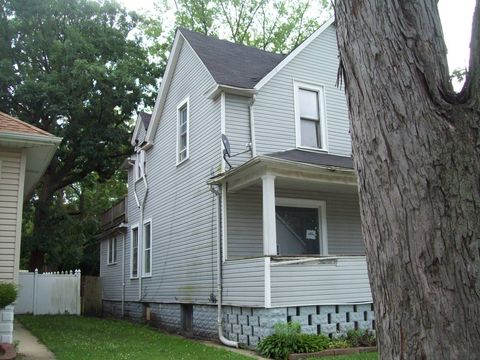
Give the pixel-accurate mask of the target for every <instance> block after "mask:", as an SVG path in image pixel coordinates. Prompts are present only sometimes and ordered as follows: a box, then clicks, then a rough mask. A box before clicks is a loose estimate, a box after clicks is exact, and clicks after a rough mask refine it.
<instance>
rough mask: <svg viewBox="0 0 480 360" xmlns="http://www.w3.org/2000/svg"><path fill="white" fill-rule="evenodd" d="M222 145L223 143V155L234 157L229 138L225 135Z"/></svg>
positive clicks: (223, 135)
mask: <svg viewBox="0 0 480 360" xmlns="http://www.w3.org/2000/svg"><path fill="white" fill-rule="evenodd" d="M222 143H223V148H224V149H223V155H224V156H225V155H227V156H228V157H231V156H232V152H231V148H230V141H228V137H227V135H225V134H222Z"/></svg>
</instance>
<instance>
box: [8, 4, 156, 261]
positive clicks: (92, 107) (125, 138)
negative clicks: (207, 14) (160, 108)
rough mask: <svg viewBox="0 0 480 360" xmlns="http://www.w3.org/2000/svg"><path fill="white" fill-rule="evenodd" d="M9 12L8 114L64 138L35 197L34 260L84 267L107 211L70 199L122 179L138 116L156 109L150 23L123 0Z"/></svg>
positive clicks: (18, 7)
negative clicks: (87, 247) (99, 217)
mask: <svg viewBox="0 0 480 360" xmlns="http://www.w3.org/2000/svg"><path fill="white" fill-rule="evenodd" d="M0 9H1V11H0V88H2V90H3V91H2V92H0V110H1V111H4V112H6V113H9V114H12V115H14V116H16V117H18V118H20V119H21V120H24V121H27V122H29V123H31V124H33V125H35V126H38V127H40V128H42V129H44V130H46V131H48V132H50V133H52V134H54V135H57V136H60V137H62V138H63V141H62V143H61V144H60V147H59V149H58V151H57V153H56V155H55V157H54V159H53V160H52V162H51V164H50V166H49V167H48V169H47V171H46V173H45V175H44V176H43V178H42V179H41V181H40V183H39V186H38V188H37V189H36V193H35V194H27V197H28V198H31V200H30V203H29V204H27V206H26V207H25V208H26V211H25V218H26V222H25V226H26V228H27V230H29V231H27V232H26V235H27V238H26V239H25V242H24V243H25V244H26V246H27V249H26V250H24V253H25V252H29V253H30V254H37V255H38V257H39V258H41V261H39V264H37V265H39V267H40V265H43V258H44V257H45V256H47V259H48V260H49V261H50V265H51V267H53V268H55V267H58V266H60V265H62V263H63V264H65V263H69V264H71V265H70V266H74V265H75V263H76V264H77V265H78V262H79V258H80V257H81V256H82V253H83V247H84V244H85V241H87V238H90V234H91V233H92V232H93V231H94V230H93V229H94V228H95V229H96V223H95V220H93V219H92V218H91V217H90V214H93V213H94V212H95V211H96V210H95V209H97V208H98V207H95V209H90V210H88V209H87V206H86V205H85V206H81V201H80V200H77V199H75V200H74V201H73V202H72V201H71V200H70V199H69V197H71V196H70V195H71V194H69V193H72V192H76V191H77V190H78V189H81V193H82V195H76V194H73V195H72V196H73V197H75V198H80V199H84V196H86V194H85V192H88V191H93V190H94V189H95V188H96V189H97V190H100V191H101V190H102V186H97V185H92V184H91V182H90V178H91V177H92V176H94V177H95V181H106V180H107V179H109V178H111V177H112V176H113V175H114V174H115V171H116V170H117V169H118V167H119V165H120V163H121V161H123V159H124V158H125V156H126V155H127V154H129V152H130V145H129V137H130V131H131V125H132V119H131V118H132V114H133V113H134V111H135V110H136V109H137V108H138V107H142V106H150V105H152V104H153V102H154V99H155V91H154V89H155V87H156V79H157V78H158V77H159V76H160V69H159V68H158V67H157V66H156V65H155V64H153V63H152V62H151V61H150V59H149V54H148V50H147V49H146V48H145V46H144V45H143V44H144V42H143V41H144V39H143V35H142V33H141V31H140V30H139V25H140V24H141V22H142V21H143V18H142V17H140V16H139V15H137V14H136V13H134V12H127V11H126V10H125V9H124V8H122V7H121V6H120V5H118V3H116V2H114V1H109V0H100V1H93V0H5V1H2V4H1V8H0ZM92 174H93V175H92ZM123 186H124V185H123ZM73 188H76V189H75V190H74V189H73ZM92 196H94V197H98V198H102V197H103V195H101V194H100V195H99V194H95V195H92ZM116 200H118V199H115V201H116ZM82 201H84V203H87V200H86V199H84V200H82ZM90 204H94V202H90ZM72 209H74V210H72ZM72 212H73V213H74V214H75V215H74V216H73V215H72ZM79 213H81V214H79ZM62 234H63V235H62ZM59 255H61V256H59ZM26 256H27V257H29V255H28V254H27V255H26ZM32 259H33V256H30V259H29V262H30V265H31V266H30V268H32V267H34V266H33V265H34V264H33V263H34V261H33V260H32ZM23 262H25V260H24V261H23Z"/></svg>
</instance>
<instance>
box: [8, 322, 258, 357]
mask: <svg viewBox="0 0 480 360" xmlns="http://www.w3.org/2000/svg"><path fill="white" fill-rule="evenodd" d="M15 318H16V319H18V320H19V321H20V322H21V323H22V324H23V326H25V327H26V328H27V329H28V330H30V331H31V332H32V333H33V334H34V335H35V336H37V337H38V338H39V339H40V341H41V342H43V343H44V344H45V345H46V346H47V347H48V348H49V349H50V350H51V351H52V352H53V353H54V354H55V355H56V357H57V360H80V359H85V360H86V359H102V360H108V359H112V360H113V359H115V360H117V359H118V360H119V359H136V360H137V359H145V360H156V359H162V360H163V359H175V360H182V359H191V360H195V359H198V360H203V359H204V360H210V359H215V360H216V359H219V360H248V359H252V358H250V357H246V356H243V355H240V354H237V353H233V352H231V351H228V350H223V349H218V348H213V347H210V346H207V345H204V344H201V343H199V342H195V341H191V340H188V339H184V338H181V337H178V336H172V335H167V334H164V333H161V332H159V331H158V330H155V329H152V328H149V327H146V326H141V325H134V324H131V323H129V322H127V321H117V320H105V319H97V318H84V317H80V316H68V315H52V316H50V315H44V316H31V315H20V316H15Z"/></svg>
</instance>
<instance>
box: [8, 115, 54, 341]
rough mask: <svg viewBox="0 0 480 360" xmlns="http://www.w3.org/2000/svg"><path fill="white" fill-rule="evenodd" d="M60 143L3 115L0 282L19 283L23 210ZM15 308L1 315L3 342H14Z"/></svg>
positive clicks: (30, 126)
mask: <svg viewBox="0 0 480 360" xmlns="http://www.w3.org/2000/svg"><path fill="white" fill-rule="evenodd" d="M60 141H61V139H60V138H57V137H55V136H53V135H51V134H49V133H48V132H46V131H43V130H41V129H39V128H36V127H35V126H32V125H30V124H27V123H25V122H23V121H20V120H18V119H15V118H13V117H11V116H9V115H7V114H4V113H2V112H0V281H2V282H15V283H18V266H19V260H20V241H21V233H22V208H23V201H24V198H25V196H27V194H29V192H30V190H32V189H33V187H34V186H35V184H36V183H37V181H38V180H39V179H40V177H41V176H42V175H43V173H44V171H45V169H46V168H47V166H48V164H49V163H50V160H51V159H52V157H53V155H54V153H55V151H56V149H57V146H58V144H59V143H60ZM12 321H13V306H7V307H6V308H5V309H3V310H2V311H0V342H3V343H5V342H7V343H11V342H12V331H13V323H12Z"/></svg>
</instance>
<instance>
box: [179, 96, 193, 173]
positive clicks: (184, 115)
mask: <svg viewBox="0 0 480 360" xmlns="http://www.w3.org/2000/svg"><path fill="white" fill-rule="evenodd" d="M189 122H190V109H189V100H188V98H187V99H185V100H184V101H182V102H181V103H180V104H179V105H178V106H177V164H180V163H182V162H183V161H185V160H187V159H188V156H189V149H188V146H189V127H190V124H189Z"/></svg>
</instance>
